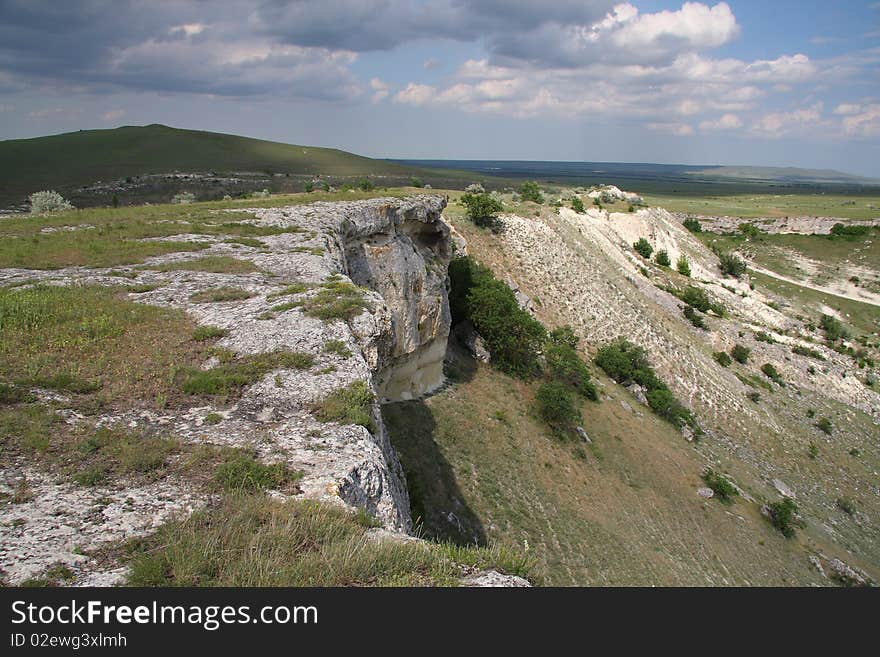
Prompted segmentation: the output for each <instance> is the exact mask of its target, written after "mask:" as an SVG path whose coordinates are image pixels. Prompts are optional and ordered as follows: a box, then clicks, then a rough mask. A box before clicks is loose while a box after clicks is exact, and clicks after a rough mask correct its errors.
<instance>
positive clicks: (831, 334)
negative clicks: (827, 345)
mask: <svg viewBox="0 0 880 657" xmlns="http://www.w3.org/2000/svg"><path fill="white" fill-rule="evenodd" d="M819 326H821V327H822V330H823V331H825V337H826V338H827V339H828V341H829V342H837V341H838V340H847V339H849V331H848V330H847V328H846V327H845V326H844V325H843V324H842V323H841V321H840V320H839V319H837V318H836V317H832V316H831V315H822V319H820V320H819Z"/></svg>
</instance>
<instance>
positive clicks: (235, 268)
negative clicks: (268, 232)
mask: <svg viewBox="0 0 880 657" xmlns="http://www.w3.org/2000/svg"><path fill="white" fill-rule="evenodd" d="M144 269H153V270H156V271H161V272H169V271H206V272H211V273H213V274H248V273H251V272H256V271H261V270H260V268H259V267H257V266H256V265H255V264H254V263H252V262H251V261H250V260H241V259H240V258H233V257H232V256H204V257H202V258H195V259H194V260H177V261H175V262H168V263H163V264H161V265H148V266H146V267H144Z"/></svg>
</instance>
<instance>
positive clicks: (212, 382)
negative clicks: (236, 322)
mask: <svg viewBox="0 0 880 657" xmlns="http://www.w3.org/2000/svg"><path fill="white" fill-rule="evenodd" d="M223 360H226V359H223ZM314 364H315V358H314V356H312V355H311V354H306V353H300V352H295V351H273V352H267V353H263V354H256V355H253V356H245V357H243V358H239V359H235V360H231V361H228V362H221V364H220V365H217V366H216V367H212V368H211V369H209V370H202V369H198V368H187V369H186V370H181V371H180V372H179V376H178V383H179V385H180V389H181V390H182V391H183V392H185V393H186V394H188V395H201V396H223V397H227V396H229V395H230V394H232V393H235V392H237V391H239V390H241V389H242V388H244V387H245V386H248V385H250V384H252V383H256V382H257V381H259V380H260V379H261V378H262V377H263V376H265V375H266V374H268V373H269V372H271V371H273V370H282V369H297V370H304V369H308V368H310V367H312V365H314Z"/></svg>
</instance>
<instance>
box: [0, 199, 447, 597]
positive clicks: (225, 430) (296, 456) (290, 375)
mask: <svg viewBox="0 0 880 657" xmlns="http://www.w3.org/2000/svg"><path fill="white" fill-rule="evenodd" d="M445 205H446V201H445V199H444V197H441V196H432V195H425V196H417V197H409V198H405V199H399V198H380V199H372V200H367V201H354V202H333V203H313V204H309V205H301V206H290V207H280V208H257V209H250V210H247V212H250V213H252V215H253V218H252V219H248V220H247V221H248V222H249V223H253V224H255V225H259V226H275V227H278V228H286V229H289V230H287V231H280V230H279V231H278V234H274V235H266V236H263V237H261V240H260V243H261V246H258V247H257V246H247V245H241V244H233V243H229V241H228V240H226V239H225V238H226V237H227V236H225V235H178V236H175V239H176V240H179V241H186V240H191V241H200V242H210V243H211V244H210V246H209V247H208V248H206V249H204V250H202V251H200V252H198V253H172V254H168V255H165V256H159V257H155V258H151V259H149V260H147V261H146V262H145V263H143V264H145V265H146V266H147V267H150V266H155V265H169V264H171V263H174V262H182V261H186V260H189V259H193V258H200V257H204V256H206V255H215V256H231V255H234V256H236V257H238V258H244V259H247V260H249V261H251V262H253V263H254V264H255V265H256V266H257V267H258V268H259V271H257V272H254V273H246V274H241V273H237V274H232V273H213V272H205V271H186V270H177V269H174V268H173V267H170V268H169V267H166V269H169V270H168V271H164V272H160V271H156V270H151V269H147V268H140V267H137V266H132V267H128V268H120V267H117V268H115V271H113V273H111V271H110V270H106V269H85V268H69V269H60V270H55V271H45V270H39V271H38V270H24V269H6V270H0V284H14V283H24V284H26V285H27V284H32V283H33V282H35V281H39V282H41V283H46V284H53V285H72V284H97V285H116V284H118V280H119V278H118V274H119V271H120V270H125V271H126V272H128V273H129V274H130V276H131V278H133V279H136V280H137V282H138V283H139V284H141V285H143V286H144V290H146V291H143V290H142V291H140V292H139V293H137V294H135V293H132V294H130V299H131V300H133V301H136V302H139V303H146V304H151V305H158V306H170V307H175V308H180V309H183V310H185V311H186V312H187V313H188V314H190V315H191V316H192V317H194V318H195V319H196V321H197V322H198V323H200V324H204V325H211V326H216V327H219V328H221V329H223V330H224V331H225V335H224V337H222V338H221V339H220V341H219V342H218V343H217V346H218V347H221V348H223V349H224V350H228V351H229V352H232V353H234V354H235V355H236V356H238V357H242V356H248V355H254V354H260V353H267V352H273V351H275V350H287V351H296V352H304V353H308V354H311V355H313V356H314V359H315V363H314V365H313V366H312V367H310V368H308V369H304V370H299V369H278V370H275V371H272V372H270V373H268V374H266V375H265V376H264V377H263V378H262V379H261V380H260V381H258V382H257V383H255V384H253V385H251V386H249V387H247V388H246V389H245V390H244V391H243V393H242V395H241V397H240V398H239V399H237V400H236V401H235V402H234V403H233V404H232V405H227V406H223V405H217V406H214V405H209V406H202V407H197V408H181V409H170V408H169V409H163V410H162V411H159V412H157V411H155V410H150V409H146V408H145V409H137V408H128V409H122V410H116V411H114V412H112V413H106V414H105V415H103V416H101V417H99V418H98V419H97V421H98V422H99V423H100V424H110V425H117V424H118V425H122V426H127V427H129V428H131V429H137V430H145V431H156V430H161V431H163V432H166V433H170V434H172V435H174V436H176V437H178V438H179V439H180V440H181V441H183V442H185V443H189V444H197V445H198V444H209V445H220V446H231V447H242V448H247V449H250V450H252V451H253V452H254V453H255V454H256V455H257V456H258V457H259V458H260V459H261V460H263V461H265V462H267V463H274V462H281V463H284V464H285V465H287V466H288V467H289V468H290V470H293V471H299V472H302V473H303V476H302V479H301V480H300V481H299V484H298V486H299V492H298V493H296V494H297V495H300V496H304V497H309V498H315V499H320V500H323V501H326V502H331V503H337V504H344V505H346V506H348V507H350V508H360V509H365V510H366V511H368V512H369V513H370V514H372V515H373V516H374V517H375V518H377V519H378V520H379V521H380V522H381V523H382V524H383V526H384V527H385V528H387V529H389V530H391V531H394V532H403V533H407V532H409V531H411V529H412V520H411V518H410V511H409V498H408V494H407V490H406V485H405V479H404V475H403V471H402V468H401V466H400V462H399V461H398V459H397V456H396V454H395V452H394V450H393V448H392V447H391V444H390V441H389V438H388V435H387V432H386V430H385V426H384V424H383V422H382V417H381V413H380V411H379V403H380V400H381V399H393V400H398V399H411V398H414V397H417V396H419V395H421V394H423V393H425V392H428V391H430V390H432V389H433V388H435V387H437V386H439V385H441V384H442V381H443V373H442V365H443V357H444V353H445V351H446V341H447V337H448V334H449V324H450V315H449V303H448V298H447V295H446V287H445V286H446V267H447V264H448V262H449V259H450V258H451V255H452V246H451V240H450V231H449V227H448V226H447V224H446V223H445V222H444V221H443V219H442V217H441V213H442V210H443V208H444V207H445ZM226 220H227V219H225V217H223V216H222V213H220V215H218V222H223V221H226ZM114 274H115V275H114ZM333 281H335V282H339V283H349V282H351V283H354V284H356V285H358V286H361V288H360V293H361V294H363V299H364V302H365V304H366V306H367V308H366V309H365V310H364V311H363V312H361V313H360V314H358V315H357V316H355V317H353V318H352V319H350V320H348V321H344V320H343V319H331V320H322V319H319V318H317V317H313V316H310V315H308V314H307V313H305V312H303V308H302V307H301V305H302V303H306V302H307V301H308V300H310V299H312V298H313V297H315V296H316V295H318V294H320V293H321V292H322V291H327V290H328V289H331V288H328V287H327V286H328V285H329V284H330V282H333ZM294 282H295V283H297V284H298V285H301V288H302V291H300V292H295V293H291V292H283V294H284V296H283V298H281V299H279V298H278V297H277V296H273V295H278V294H279V293H280V292H282V291H283V290H285V288H286V287H287V286H288V285H290V284H291V283H294ZM222 286H235V287H237V288H241V289H243V290H245V291H247V292H248V293H249V294H250V295H251V296H250V297H249V298H247V299H242V300H238V301H233V302H219V303H197V302H194V301H193V295H194V294H197V293H199V292H205V291H207V290H212V289H216V288H218V287H222ZM153 287H154V288H155V289H153ZM281 301H289V302H292V303H287V304H284V305H283V306H282V308H281V309H279V303H280V302H281ZM328 344H333V345H340V344H341V345H344V348H338V349H335V350H333V349H328V348H327V346H328ZM211 365H212V363H210V362H209V363H205V367H210V366H211ZM356 382H366V383H367V384H368V385H369V386H370V387H371V388H372V389H373V391H374V393H375V400H374V401H373V403H372V408H371V415H372V426H371V428H370V429H369V430H368V429H367V428H366V427H364V426H360V425H358V424H345V423H343V422H321V421H319V419H318V418H317V417H316V416H315V413H314V408H315V404H316V403H318V402H320V401H321V400H322V399H324V398H325V397H327V395H329V394H331V393H333V392H334V391H338V390H340V389H341V388H345V387H346V386H349V385H351V384H353V383H356ZM57 404H58V405H62V406H63V400H62V401H60V402H57ZM210 413H214V414H216V415H217V416H219V417H220V418H222V419H221V420H220V421H219V422H218V423H213V424H209V423H207V422H205V421H204V418H205V417H206V416H207V415H208V414H210ZM65 417H66V418H67V421H68V422H69V423H74V424H75V423H77V422H84V421H87V419H86V418H83V417H82V416H77V415H76V414H75V413H74V414H68V415H67V416H65ZM88 421H91V420H88ZM30 467H31V466H30V464H28V463H26V462H24V461H22V462H16V463H12V464H10V465H9V466H7V467H4V469H3V471H2V472H0V481H16V480H18V479H20V478H22V477H27V479H28V481H29V482H30V484H31V487H32V489H33V496H32V500H31V501H27V502H23V503H21V504H16V505H7V506H5V507H3V508H2V509H0V525H2V526H5V527H13V528H14V529H13V530H10V531H4V532H3V536H2V538H0V568H3V569H4V570H5V571H6V572H7V574H8V576H9V578H10V581H11V582H18V581H21V580H23V579H25V578H27V577H31V576H34V575H35V574H37V573H39V572H42V571H43V570H45V568H46V567H47V566H48V565H50V564H51V563H53V561H55V560H57V559H58V558H59V555H66V557H70V560H69V563H70V564H71V565H73V566H75V567H76V568H77V572H78V573H80V575H81V576H82V578H83V581H93V579H94V577H95V576H96V575H97V574H100V573H96V570H95V568H96V567H97V566H98V565H97V564H91V565H90V564H89V563H87V561H88V560H87V559H86V558H85V557H79V556H77V553H76V550H75V549H74V548H76V547H84V548H95V547H98V546H99V544H100V543H101V542H103V541H108V540H113V539H118V538H120V536H130V535H136V534H144V533H148V532H150V531H152V530H153V529H154V528H155V524H156V522H161V520H162V519H164V518H167V517H169V515H171V514H174V513H177V512H180V511H181V509H182V508H183V506H185V507H186V511H187V512H189V511H191V510H192V509H194V508H198V507H199V506H200V505H202V504H204V503H205V502H206V501H207V500H208V499H209V495H208V494H207V493H206V492H201V491H200V489H199V488H198V486H197V485H195V484H192V483H190V482H187V481H185V480H175V479H174V478H173V477H169V478H166V479H163V480H162V481H161V482H157V483H156V484H154V488H155V489H156V490H154V491H152V492H151V494H150V499H149V504H148V503H147V501H146V500H145V501H144V504H133V505H129V506H125V505H121V504H120V505H115V506H114V505H113V504H112V503H111V504H109V505H107V506H106V509H113V510H115V511H116V515H114V516H109V515H108V514H107V513H106V512H102V513H98V514H91V515H89V517H88V518H87V520H83V519H81V518H79V517H75V516H74V515H71V516H70V518H69V520H67V519H66V518H65V516H64V515H63V513H62V514H61V515H60V516H58V517H55V516H52V515H50V514H47V513H45V508H44V507H45V501H46V500H54V499H61V498H64V496H65V495H69V493H70V489H71V484H70V482H69V481H67V480H65V478H64V477H62V476H58V477H56V476H53V475H52V474H50V473H46V474H39V475H38V474H35V473H33V472H31V471H30V469H29V468H30ZM94 493H95V495H97V496H103V497H106V498H107V499H114V500H115V499H116V498H121V499H125V497H126V484H125V482H117V483H115V484H113V485H112V486H109V487H103V486H99V487H96V488H95V489H94ZM184 493H185V494H184ZM65 499H66V498H65ZM137 499H140V498H137ZM181 500H185V505H183V506H182V504H181V502H180V501H181ZM117 506H118V507H119V508H118V509H117ZM106 509H105V511H106ZM139 514H140V515H139ZM67 524H69V525H70V528H69V531H68V530H65V531H53V530H52V528H53V527H55V526H57V525H61V526H64V527H66V526H67ZM28 536H30V537H34V536H39V537H41V538H42V540H41V541H39V542H35V541H33V540H30V539H28ZM89 578H92V579H89ZM111 579H112V578H111ZM94 581H102V582H103V581H104V580H102V579H100V578H99V580H94ZM106 583H112V582H110V581H109V580H108V581H107V582H106Z"/></svg>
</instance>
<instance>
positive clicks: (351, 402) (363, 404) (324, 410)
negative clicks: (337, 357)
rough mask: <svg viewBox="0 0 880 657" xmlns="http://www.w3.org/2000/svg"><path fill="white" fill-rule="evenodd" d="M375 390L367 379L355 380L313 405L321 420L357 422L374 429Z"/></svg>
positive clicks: (343, 422) (317, 416)
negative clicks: (373, 407)
mask: <svg viewBox="0 0 880 657" xmlns="http://www.w3.org/2000/svg"><path fill="white" fill-rule="evenodd" d="M372 405H373V391H372V389H371V388H370V386H369V384H368V383H367V382H366V381H355V382H353V383H350V384H349V385H348V386H346V387H345V388H339V389H338V390H334V391H333V392H331V393H330V394H329V395H327V396H326V397H325V398H324V399H323V400H322V401H320V402H318V403H317V404H315V405H314V406H313V407H312V412H313V413H314V414H315V417H316V418H318V420H320V421H321V422H339V423H340V424H357V425H360V426H362V427H366V429H367V431H370V432H372V431H373V430H374V425H373V413H372Z"/></svg>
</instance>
